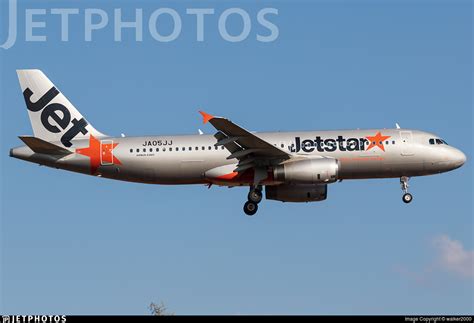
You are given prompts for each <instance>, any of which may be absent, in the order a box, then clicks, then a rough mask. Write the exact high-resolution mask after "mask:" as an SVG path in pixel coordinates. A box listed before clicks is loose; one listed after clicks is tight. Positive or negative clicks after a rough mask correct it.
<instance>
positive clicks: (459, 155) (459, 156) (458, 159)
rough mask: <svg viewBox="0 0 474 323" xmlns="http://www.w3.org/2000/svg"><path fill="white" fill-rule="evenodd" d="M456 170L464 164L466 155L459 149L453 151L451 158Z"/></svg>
mask: <svg viewBox="0 0 474 323" xmlns="http://www.w3.org/2000/svg"><path fill="white" fill-rule="evenodd" d="M451 159H452V161H453V163H454V166H455V167H456V168H458V167H461V166H462V165H464V163H465V162H466V155H464V153H463V152H462V151H460V150H459V149H455V150H454V151H453V153H452V157H451Z"/></svg>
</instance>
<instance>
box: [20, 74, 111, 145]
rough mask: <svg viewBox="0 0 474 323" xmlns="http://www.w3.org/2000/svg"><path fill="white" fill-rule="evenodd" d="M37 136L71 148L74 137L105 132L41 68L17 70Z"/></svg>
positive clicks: (85, 137)
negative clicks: (84, 115)
mask: <svg viewBox="0 0 474 323" xmlns="http://www.w3.org/2000/svg"><path fill="white" fill-rule="evenodd" d="M17 74H18V80H19V81H20V86H21V91H22V92H23V97H24V98H25V102H26V107H27V108H28V115H29V117H30V121H31V126H32V127H33V133H34V135H35V137H37V138H40V139H42V140H45V141H48V142H52V141H54V142H58V143H60V146H64V147H71V146H72V145H73V142H72V140H73V139H88V138H89V135H91V134H92V135H94V136H95V137H103V136H104V135H103V134H102V133H100V132H98V131H97V130H95V129H94V127H92V125H91V124H89V123H88V122H87V121H86V119H84V118H83V117H82V115H81V114H80V113H79V111H77V109H76V108H75V107H74V106H73V105H72V103H71V102H69V100H68V99H67V98H66V97H65V96H64V95H63V94H62V93H61V92H60V91H59V90H58V89H57V88H56V87H55V86H54V84H53V83H52V82H51V81H50V80H49V79H48V78H47V77H46V75H44V74H43V72H41V71H40V70H17Z"/></svg>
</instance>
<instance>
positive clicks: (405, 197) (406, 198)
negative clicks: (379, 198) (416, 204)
mask: <svg viewBox="0 0 474 323" xmlns="http://www.w3.org/2000/svg"><path fill="white" fill-rule="evenodd" d="M402 200H403V202H405V203H407V204H408V203H410V202H411V201H413V195H411V194H410V193H405V194H403V196H402Z"/></svg>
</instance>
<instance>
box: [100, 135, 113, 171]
mask: <svg viewBox="0 0 474 323" xmlns="http://www.w3.org/2000/svg"><path fill="white" fill-rule="evenodd" d="M113 163H114V142H113V141H112V140H102V141H101V142H100V164H101V165H103V166H106V165H113Z"/></svg>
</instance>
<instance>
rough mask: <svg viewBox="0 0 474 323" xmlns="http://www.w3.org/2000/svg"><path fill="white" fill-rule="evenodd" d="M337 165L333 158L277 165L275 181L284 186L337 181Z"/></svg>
mask: <svg viewBox="0 0 474 323" xmlns="http://www.w3.org/2000/svg"><path fill="white" fill-rule="evenodd" d="M338 173H339V163H338V161H337V159H334V158H311V159H304V160H297V161H293V162H288V163H285V164H282V165H278V166H276V167H275V168H274V169H273V177H274V179H275V181H278V182H283V183H285V184H324V183H332V182H335V181H337V177H338Z"/></svg>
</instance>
